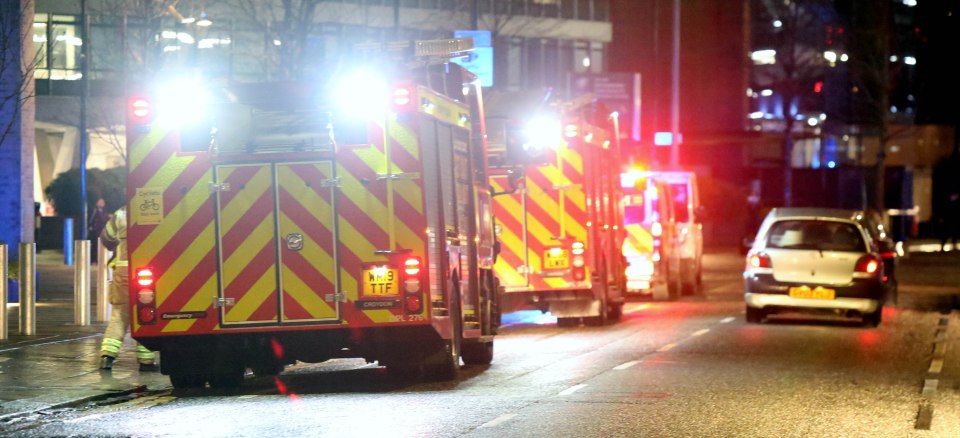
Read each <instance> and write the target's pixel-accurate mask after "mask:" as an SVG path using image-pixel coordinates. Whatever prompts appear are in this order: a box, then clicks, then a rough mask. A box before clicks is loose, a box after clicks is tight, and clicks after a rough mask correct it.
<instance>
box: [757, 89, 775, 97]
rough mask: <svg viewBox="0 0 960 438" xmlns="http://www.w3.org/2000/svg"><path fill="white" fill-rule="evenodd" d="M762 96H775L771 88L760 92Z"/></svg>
mask: <svg viewBox="0 0 960 438" xmlns="http://www.w3.org/2000/svg"><path fill="white" fill-rule="evenodd" d="M760 95H761V96H773V90H771V89H769V88H766V89H763V90H760Z"/></svg>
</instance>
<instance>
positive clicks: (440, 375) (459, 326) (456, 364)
mask: <svg viewBox="0 0 960 438" xmlns="http://www.w3.org/2000/svg"><path fill="white" fill-rule="evenodd" d="M452 283H453V286H452V287H451V290H450V321H451V322H452V324H453V327H452V336H451V339H449V340H443V341H442V342H440V343H439V344H438V345H439V348H438V349H437V351H436V352H435V353H434V354H432V355H431V356H430V357H429V358H428V359H427V360H426V361H425V362H424V364H423V374H424V377H425V378H426V379H428V380H433V381H438V382H440V381H448V380H454V379H456V378H457V374H459V372H460V347H461V338H462V337H463V321H462V319H461V318H460V315H461V313H460V288H459V287H457V286H456V285H458V284H459V283H460V280H458V279H457V277H456V276H453V281H452Z"/></svg>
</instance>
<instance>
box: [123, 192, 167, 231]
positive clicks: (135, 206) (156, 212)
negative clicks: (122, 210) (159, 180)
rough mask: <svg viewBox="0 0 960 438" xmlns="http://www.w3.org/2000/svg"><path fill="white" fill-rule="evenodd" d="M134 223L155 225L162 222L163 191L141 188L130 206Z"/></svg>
mask: <svg viewBox="0 0 960 438" xmlns="http://www.w3.org/2000/svg"><path fill="white" fill-rule="evenodd" d="M130 208H131V210H133V211H132V212H131V213H132V214H131V215H132V216H133V218H134V222H135V223H137V224H140V225H157V224H159V223H160V222H162V221H163V189H159V188H147V187H141V188H138V189H137V196H136V197H134V198H133V202H132V203H131V205H130Z"/></svg>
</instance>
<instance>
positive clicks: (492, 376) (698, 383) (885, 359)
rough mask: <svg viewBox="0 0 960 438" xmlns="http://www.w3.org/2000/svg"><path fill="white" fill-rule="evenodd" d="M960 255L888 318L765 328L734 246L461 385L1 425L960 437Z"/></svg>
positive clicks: (536, 329)
mask: <svg viewBox="0 0 960 438" xmlns="http://www.w3.org/2000/svg"><path fill="white" fill-rule="evenodd" d="M957 261H960V257H953V258H951V259H949V260H947V261H944V260H943V258H942V257H940V258H936V259H934V258H932V256H931V258H929V259H928V258H927V256H923V255H917V256H911V259H910V262H909V263H905V264H904V265H903V266H901V268H902V269H901V293H900V299H899V304H898V306H896V307H888V308H887V309H886V310H885V313H884V322H883V324H882V325H881V326H880V327H879V328H878V329H869V328H863V327H861V325H860V323H859V321H858V320H853V319H838V318H827V317H812V316H805V315H785V316H783V317H778V318H773V319H771V320H770V321H768V322H767V323H766V324H762V325H756V324H747V323H746V322H745V321H744V318H743V302H742V294H741V285H740V278H739V272H740V270H741V268H742V266H741V263H742V261H741V259H740V257H739V255H737V254H736V253H735V252H733V251H727V252H723V253H715V254H711V255H709V256H708V257H707V259H706V267H707V269H708V270H707V272H706V273H705V278H704V283H705V288H704V291H703V293H702V294H701V295H698V296H694V297H684V298H683V299H681V300H680V301H679V302H633V303H629V304H628V305H627V307H626V309H625V310H626V312H627V313H626V314H625V316H624V319H623V320H622V321H621V322H619V323H616V324H612V325H610V326H607V327H579V328H563V329H561V328H558V327H557V326H556V325H555V323H554V321H553V320H551V318H549V317H544V316H540V315H537V314H533V313H518V314H513V315H510V319H509V323H508V324H507V326H505V327H504V329H503V330H502V333H501V335H500V336H498V338H497V341H496V352H495V361H494V364H493V365H491V366H490V367H484V368H477V367H472V368H464V369H463V370H462V373H461V376H460V378H459V379H457V380H456V381H455V382H448V383H424V382H419V381H411V380H403V379H398V378H395V377H393V376H390V375H388V374H386V373H385V372H384V370H383V369H381V368H378V367H376V366H371V365H366V364H364V363H362V361H355V360H337V361H330V362H327V363H324V364H303V365H298V366H295V367H291V368H290V369H288V370H287V371H286V372H285V373H284V374H283V375H281V377H280V378H279V379H277V380H272V379H256V380H253V379H251V380H248V381H247V382H245V384H244V386H243V388H242V389H241V390H239V391H236V392H231V393H215V392H210V391H198V392H186V393H174V392H171V391H168V390H161V391H156V392H148V393H145V394H143V396H140V397H125V398H118V399H113V400H106V401H104V402H101V403H97V404H90V405H86V406H79V407H74V408H69V409H61V410H54V411H49V412H46V413H44V414H38V415H33V416H29V417H23V418H20V419H19V420H18V421H13V422H8V423H6V424H2V425H0V435H3V436H337V437H345V436H362V437H369V436H390V437H396V436H400V437H405V436H413V437H459V436H471V437H486V436H490V437H502V436H531V437H541V436H551V437H610V436H631V437H632V436H683V437H721V436H735V437H740V436H743V437H761V436H763V437H766V436H778V437H841V436H849V437H865V436H868V437H875V436H876V437H912V436H918V437H956V436H960V321H958V319H960V318H958V312H957V311H956V310H954V309H953V307H954V305H955V304H956V296H957V292H958V289H960V287H958V286H960V282H958V281H957V280H958V277H960V273H957V272H956V271H957V270H960V268H958V267H957V266H960V265H958V264H953V263H954V262H957Z"/></svg>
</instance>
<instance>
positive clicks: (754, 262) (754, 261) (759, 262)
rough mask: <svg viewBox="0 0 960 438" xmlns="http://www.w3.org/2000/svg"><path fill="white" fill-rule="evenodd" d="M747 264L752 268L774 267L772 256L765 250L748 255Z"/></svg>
mask: <svg viewBox="0 0 960 438" xmlns="http://www.w3.org/2000/svg"><path fill="white" fill-rule="evenodd" d="M747 264H748V265H749V266H750V267H751V268H772V267H773V261H772V260H770V256H769V255H767V254H766V253H763V252H758V253H755V254H750V256H748V257H747Z"/></svg>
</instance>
